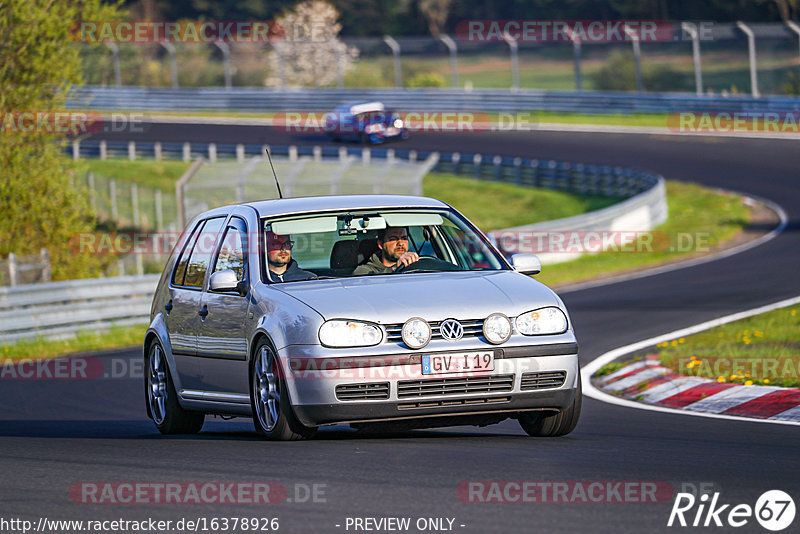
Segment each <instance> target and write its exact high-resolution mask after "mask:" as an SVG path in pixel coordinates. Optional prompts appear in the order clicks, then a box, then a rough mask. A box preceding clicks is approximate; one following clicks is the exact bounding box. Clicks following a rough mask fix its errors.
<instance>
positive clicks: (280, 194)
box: [264, 146, 283, 199]
mask: <svg viewBox="0 0 800 534" xmlns="http://www.w3.org/2000/svg"><path fill="white" fill-rule="evenodd" d="M264 153H265V154H266V155H267V159H268V160H269V166H270V168H271V169H272V176H274V177H275V185H276V186H278V198H281V199H283V193H281V184H280V182H279V181H278V175H277V174H276V173H275V166H274V165H273V164H272V155H271V154H270V153H269V148H267V147H266V146H264Z"/></svg>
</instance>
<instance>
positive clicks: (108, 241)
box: [70, 230, 714, 256]
mask: <svg viewBox="0 0 800 534" xmlns="http://www.w3.org/2000/svg"><path fill="white" fill-rule="evenodd" d="M185 237H186V236H185V235H184V234H182V233H180V232H82V233H80V234H75V235H74V236H73V237H72V238H71V239H70V247H71V250H72V251H73V252H74V253H76V254H112V255H121V254H143V255H157V256H160V255H164V254H169V253H170V251H172V250H173V248H174V247H175V246H176V244H177V245H178V246H182V245H183V242H182V239H185ZM490 237H491V239H493V240H494V242H495V244H496V245H497V246H498V248H499V249H500V250H501V251H502V252H504V253H507V254H511V253H518V252H522V253H528V254H542V253H570V254H572V253H580V254H592V253H597V252H603V251H609V252H634V253H657V252H708V251H710V250H711V249H712V247H713V245H714V243H713V241H712V238H711V234H710V232H664V231H659V230H651V231H641V230H567V231H549V230H541V231H538V230H498V231H494V232H490ZM259 239H263V236H260V235H259V234H258V233H256V232H251V233H249V234H248V236H247V245H246V246H247V252H248V253H250V254H257V253H258V252H259V250H260V249H259ZM292 240H293V242H294V245H293V249H292V250H293V251H294V252H295V254H297V253H298V252H301V253H309V254H310V253H315V254H321V253H326V252H330V250H329V248H330V244H329V243H328V242H327V241H326V240H325V239H324V238H323V237H321V236H319V235H310V236H309V235H304V234H297V235H293V236H292ZM216 241H217V234H216V233H208V232H201V233H200V234H199V235H198V238H197V239H196V246H197V250H198V251H200V252H203V253H213V252H214V250H215V249H216V246H217V242H216ZM465 245H466V246H469V245H470V244H469V243H466V244H465ZM234 246H235V247H239V246H240V245H239V244H238V243H235V244H234V243H227V242H226V243H223V247H228V248H233V247H234Z"/></svg>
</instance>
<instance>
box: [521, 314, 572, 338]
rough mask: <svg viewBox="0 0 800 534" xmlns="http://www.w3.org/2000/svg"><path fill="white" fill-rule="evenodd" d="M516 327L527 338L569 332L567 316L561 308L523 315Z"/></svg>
mask: <svg viewBox="0 0 800 534" xmlns="http://www.w3.org/2000/svg"><path fill="white" fill-rule="evenodd" d="M516 325H517V330H518V331H519V332H520V333H521V334H525V335H526V336H535V335H542V334H561V333H564V332H566V331H567V316H566V315H565V314H564V312H563V311H561V310H560V309H559V308H555V307H549V308H541V309H538V310H533V311H529V312H525V313H523V314H521V315H520V316H519V317H517V320H516Z"/></svg>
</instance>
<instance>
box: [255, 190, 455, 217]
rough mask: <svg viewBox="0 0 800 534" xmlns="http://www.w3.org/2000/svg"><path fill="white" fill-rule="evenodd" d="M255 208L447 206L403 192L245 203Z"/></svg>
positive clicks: (264, 213)
mask: <svg viewBox="0 0 800 534" xmlns="http://www.w3.org/2000/svg"><path fill="white" fill-rule="evenodd" d="M245 205H247V206H251V207H253V208H255V210H256V211H257V212H258V215H259V217H274V216H277V215H292V214H295V213H308V212H319V211H341V210H362V209H387V208H449V207H450V206H448V205H447V204H445V203H444V202H442V201H441V200H436V199H435V198H427V197H415V196H405V195H338V196H321V197H298V198H283V199H273V200H260V201H257V202H248V203H247V204H245Z"/></svg>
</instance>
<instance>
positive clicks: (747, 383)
mask: <svg viewBox="0 0 800 534" xmlns="http://www.w3.org/2000/svg"><path fill="white" fill-rule="evenodd" d="M744 385H745V386H752V385H753V381H752V380H748V381H747V382H745V383H744Z"/></svg>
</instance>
